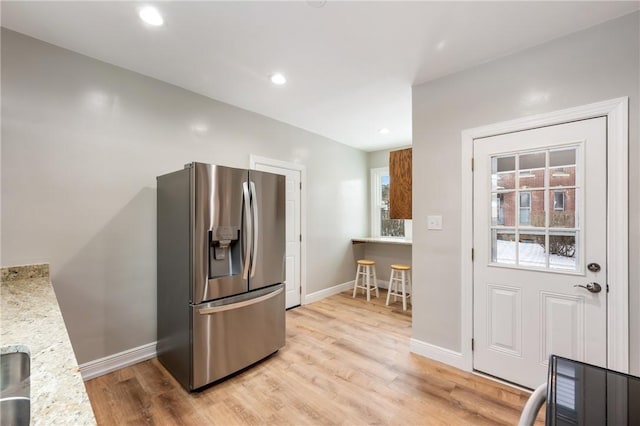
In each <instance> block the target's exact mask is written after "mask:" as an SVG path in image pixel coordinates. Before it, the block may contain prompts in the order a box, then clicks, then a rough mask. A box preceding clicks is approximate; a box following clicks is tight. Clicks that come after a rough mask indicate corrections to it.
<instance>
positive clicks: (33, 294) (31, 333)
mask: <svg viewBox="0 0 640 426" xmlns="http://www.w3.org/2000/svg"><path fill="white" fill-rule="evenodd" d="M6 272H7V271H6V268H4V269H3V271H2V282H1V283H0V299H1V309H2V310H1V314H0V330H1V331H0V346H2V347H3V351H12V350H13V351H15V350H17V349H18V348H17V347H18V346H26V347H27V348H28V349H29V352H30V353H31V383H30V387H31V424H32V425H34V426H35V425H95V424H96V420H95V417H94V414H93V410H92V409H91V403H90V402H89V397H88V396H87V391H86V388H85V386H84V382H83V381H82V376H81V375H80V370H79V368H78V362H77V360H76V357H75V354H74V352H73V348H72V347H71V342H70V341H69V335H68V334H67V329H66V327H65V324H64V320H63V319H62V313H61V312H60V308H59V306H58V301H57V299H56V295H55V293H54V290H53V287H52V285H51V282H50V281H49V278H48V268H47V276H46V277H35V278H29V277H23V276H19V274H13V276H10V275H11V274H8V273H6ZM31 275H34V274H31Z"/></svg>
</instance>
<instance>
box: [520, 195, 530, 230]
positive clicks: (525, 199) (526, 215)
mask: <svg viewBox="0 0 640 426" xmlns="http://www.w3.org/2000/svg"><path fill="white" fill-rule="evenodd" d="M530 223H531V193H530V192H521V193H520V225H528V224H530Z"/></svg>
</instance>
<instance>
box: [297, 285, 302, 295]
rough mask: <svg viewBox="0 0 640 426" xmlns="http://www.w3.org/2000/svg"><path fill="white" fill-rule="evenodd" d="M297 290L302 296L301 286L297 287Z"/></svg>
mask: <svg viewBox="0 0 640 426" xmlns="http://www.w3.org/2000/svg"><path fill="white" fill-rule="evenodd" d="M298 291H299V293H300V296H302V287H298Z"/></svg>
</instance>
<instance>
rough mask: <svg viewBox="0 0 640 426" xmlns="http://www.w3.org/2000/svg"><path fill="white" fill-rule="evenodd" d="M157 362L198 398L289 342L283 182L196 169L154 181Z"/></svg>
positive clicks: (271, 176)
mask: <svg viewBox="0 0 640 426" xmlns="http://www.w3.org/2000/svg"><path fill="white" fill-rule="evenodd" d="M157 184H158V185H157V238H158V240H157V248H158V278H157V280H158V294H157V315H158V345H157V353H158V359H159V360H160V362H161V363H162V364H163V365H164V366H165V367H166V368H167V370H169V371H170V372H171V374H173V376H174V377H175V378H176V379H177V380H178V381H179V382H180V383H181V384H182V385H183V386H184V387H185V388H186V389H187V390H194V389H198V388H200V387H202V386H205V385H207V384H209V383H211V382H214V381H216V380H218V379H221V378H223V377H226V376H228V375H230V374H232V373H234V372H236V371H239V370H241V369H243V368H245V367H247V366H249V365H251V364H253V363H255V362H257V361H259V360H261V359H263V358H265V357H267V356H269V355H270V354H272V353H274V352H276V351H277V350H278V349H280V348H281V347H283V346H284V343H285V291H284V284H283V282H284V274H285V272H284V268H285V264H284V262H285V178H284V176H281V175H276V174H272V173H265V172H258V171H254V170H242V169H235V168H230V167H222V166H215V165H211V164H203V163H190V164H187V165H186V166H185V168H184V169H183V170H179V171H176V172H173V173H169V174H166V175H163V176H159V177H158V178H157Z"/></svg>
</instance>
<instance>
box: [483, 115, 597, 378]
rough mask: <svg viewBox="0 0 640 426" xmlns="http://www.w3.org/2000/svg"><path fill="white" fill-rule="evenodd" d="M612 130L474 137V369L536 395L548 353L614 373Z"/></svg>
mask: <svg viewBox="0 0 640 426" xmlns="http://www.w3.org/2000/svg"><path fill="white" fill-rule="evenodd" d="M606 125H607V123H606V118H604V117H600V118H593V119H589V120H583V121H577V122H571V123H567V124H560V125H556V126H549V127H543V128H538V129H533V130H527V131H521V132H515V133H509V134H504V135H500V136H493V137H488V138H481V139H476V140H474V163H475V170H474V181H473V182H474V205H473V208H474V223H473V226H474V231H473V232H474V253H475V256H474V262H473V263H474V269H473V272H474V280H473V283H474V284H473V285H474V291H473V315H474V317H473V324H474V330H473V338H474V352H473V365H474V369H475V370H479V371H482V372H485V373H487V374H490V375H493V376H496V377H500V378H502V379H505V380H508V381H511V382H514V383H518V384H520V385H523V386H526V387H529V388H535V387H537V386H538V385H540V384H541V383H543V382H544V381H545V380H546V372H547V364H548V358H549V355H550V354H557V355H562V356H566V357H569V358H572V359H576V360H580V361H585V362H588V363H591V364H596V365H600V366H603V367H606V364H607V336H606V330H607V311H606V307H607V283H606V279H607V259H606V254H607V253H606V247H607V246H606V238H607V235H606V229H607V226H606V220H607V218H606V213H607V212H606V206H607V198H606V197H607V194H606V188H607V181H606V179H607V174H606V157H607V156H606V153H607V150H606V143H607V140H606ZM596 264H597V265H598V266H595V265H596ZM598 269H599V270H598ZM590 283H598V285H600V286H601V291H600V292H596V290H597V288H596V287H597V286H596V285H595V284H590ZM576 285H582V286H584V287H576ZM585 287H590V288H591V290H592V291H593V292H592V291H590V290H589V289H587V288H585Z"/></svg>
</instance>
